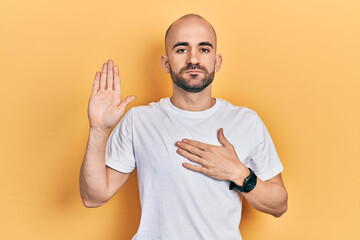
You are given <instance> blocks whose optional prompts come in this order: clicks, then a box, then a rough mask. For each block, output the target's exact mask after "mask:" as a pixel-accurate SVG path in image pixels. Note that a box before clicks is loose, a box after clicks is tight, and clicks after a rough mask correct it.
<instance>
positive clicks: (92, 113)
mask: <svg viewBox="0 0 360 240" xmlns="http://www.w3.org/2000/svg"><path fill="white" fill-rule="evenodd" d="M135 98H136V96H133V95H131V96H127V97H126V98H124V99H123V100H122V99H121V87H120V76H119V68H118V67H117V66H114V65H113V61H112V60H108V62H107V63H104V65H103V67H102V71H101V73H100V72H96V75H95V80H94V85H93V90H92V93H91V96H90V100H89V107H88V116H89V122H90V128H91V129H96V130H101V131H106V132H109V131H110V130H111V128H112V127H113V126H114V125H115V124H116V123H117V122H118V121H119V119H120V118H121V116H122V115H123V114H124V112H125V108H126V106H127V105H128V104H129V103H130V102H131V101H133V100H134V99H135Z"/></svg>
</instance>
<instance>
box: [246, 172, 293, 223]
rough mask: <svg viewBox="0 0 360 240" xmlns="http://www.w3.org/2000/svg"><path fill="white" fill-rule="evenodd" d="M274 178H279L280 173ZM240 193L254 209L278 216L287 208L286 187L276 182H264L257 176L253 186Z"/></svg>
mask: <svg viewBox="0 0 360 240" xmlns="http://www.w3.org/2000/svg"><path fill="white" fill-rule="evenodd" d="M275 178H277V179H278V178H280V180H281V175H278V176H276V177H275ZM281 181H282V180H281ZM242 194H243V196H244V197H245V198H246V199H247V200H248V202H249V203H250V204H251V205H252V206H253V207H254V208H255V209H257V210H259V211H261V212H264V213H269V214H271V215H273V216H275V217H280V216H281V215H282V214H284V213H285V212H286V210H287V199H288V195H287V192H286V189H285V188H284V187H283V186H282V185H281V184H279V183H278V182H271V181H266V182H264V181H262V180H260V179H259V178H257V183H256V186H255V188H254V189H253V190H252V191H250V192H248V193H242Z"/></svg>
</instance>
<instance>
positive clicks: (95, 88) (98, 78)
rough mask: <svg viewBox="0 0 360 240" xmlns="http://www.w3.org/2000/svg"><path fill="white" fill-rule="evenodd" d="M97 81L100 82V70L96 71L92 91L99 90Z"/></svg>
mask: <svg viewBox="0 0 360 240" xmlns="http://www.w3.org/2000/svg"><path fill="white" fill-rule="evenodd" d="M99 82H100V72H96V74H95V79H94V84H93V93H96V92H97V91H99Z"/></svg>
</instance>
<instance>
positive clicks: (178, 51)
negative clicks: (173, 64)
mask: <svg viewBox="0 0 360 240" xmlns="http://www.w3.org/2000/svg"><path fill="white" fill-rule="evenodd" d="M185 51H186V49H183V48H180V49H178V50H176V52H177V53H184V52H185Z"/></svg>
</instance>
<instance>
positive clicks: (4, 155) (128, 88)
mask: <svg viewBox="0 0 360 240" xmlns="http://www.w3.org/2000/svg"><path fill="white" fill-rule="evenodd" d="M0 9H1V10H0V57H1V58H0V104H1V108H0V112H1V116H0V137H1V139H0V160H1V166H0V194H1V195H0V196H1V197H0V239H11V240H12V239H52V240H56V239H89V240H92V239H94V240H95V239H110V240H115V239H131V237H132V236H133V235H134V234H135V232H136V230H137V227H138V223H139V220H140V204H139V195H138V189H137V182H136V174H135V173H133V174H132V175H131V177H130V179H129V181H128V182H127V183H126V185H125V186H124V187H123V188H122V189H121V190H120V191H119V192H118V193H117V194H116V195H115V197H114V198H113V199H111V200H110V201H109V202H108V203H107V204H105V205H104V206H102V207H100V208H97V209H87V208H85V207H84V206H83V205H82V202H81V199H80V194H79V185H78V178H79V170H80V166H81V163H82V159H83V156H84V152H85V146H86V141H87V136H88V127H89V126H88V119H87V103H88V98H89V95H90V93H91V89H92V82H93V78H94V75H95V72H96V71H98V70H100V69H101V66H102V64H103V62H105V61H106V60H107V59H109V58H111V59H113V60H114V61H115V64H117V65H119V67H120V71H121V73H120V74H121V78H122V89H123V95H124V96H127V95H130V94H135V95H137V96H138V99H137V100H135V101H134V102H133V103H132V104H131V105H130V107H131V106H137V105H143V104H147V103H149V102H151V101H157V100H159V99H160V98H161V97H166V96H169V95H170V94H171V84H170V81H171V80H170V78H169V76H168V75H166V74H165V73H164V72H163V71H162V69H161V67H160V63H159V59H160V56H161V55H162V54H163V53H164V49H163V36H164V33H165V30H166V29H167V27H168V26H169V24H170V23H171V22H173V21H174V20H175V19H177V18H178V17H180V16H182V15H184V14H187V13H198V14H200V15H202V16H203V17H205V18H206V19H208V20H209V21H210V22H211V23H212V24H213V26H214V27H215V29H216V30H217V34H218V52H219V53H222V55H223V60H224V61H223V66H222V69H221V70H220V72H219V73H218V74H217V75H216V78H215V81H214V86H213V94H214V96H216V97H221V98H224V99H227V100H228V101H230V102H232V103H233V104H235V105H242V106H247V107H249V108H251V109H253V110H255V111H257V112H258V113H259V115H260V117H261V118H262V119H263V121H264V122H265V124H266V126H267V127H268V129H269V131H270V133H271V136H272V138H273V141H274V143H275V146H276V148H277V150H278V153H279V156H280V158H281V160H282V162H283V164H284V167H285V170H284V172H283V178H284V181H285V184H286V187H287V189H288V193H289V209H288V212H286V213H285V214H284V215H283V216H282V217H281V218H279V219H277V218H274V217H272V216H270V215H266V214H263V213H260V212H257V211H255V210H254V209H252V207H251V206H250V205H248V204H245V209H244V211H243V220H242V223H241V226H240V229H241V231H242V234H243V237H244V239H246V240H251V239H256V240H261V239H277V240H281V239H293V240H295V239H296V240H297V239H299V240H300V239H301V240H302V239H327V240H329V239H334V240H335V239H360V234H359V230H358V227H359V225H360V221H359V215H360V204H359V203H360V201H359V197H360V191H359V190H360V187H359V185H360V180H359V167H360V163H359V162H360V158H359V146H360V140H359V135H360V127H359V123H360V104H359V102H360V97H359V90H360V81H359V80H360V70H359V69H360V66H359V65H360V46H359V45H360V27H359V26H360V2H359V1H356V0H354V1H351V0H346V1H340V0H339V1H334V0H333V1H329V0H322V1H321V0H307V1H304V0H293V1H287V0H282V1H243V0H241V1H209V0H204V1H202V0H199V1H189V0H182V1H161V0H154V1H119V0H118V1H112V0H102V1H79V0H71V1H70V0H63V1H40V0H32V1H25V0H20V1H6V2H5V1H2V2H1V5H0Z"/></svg>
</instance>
